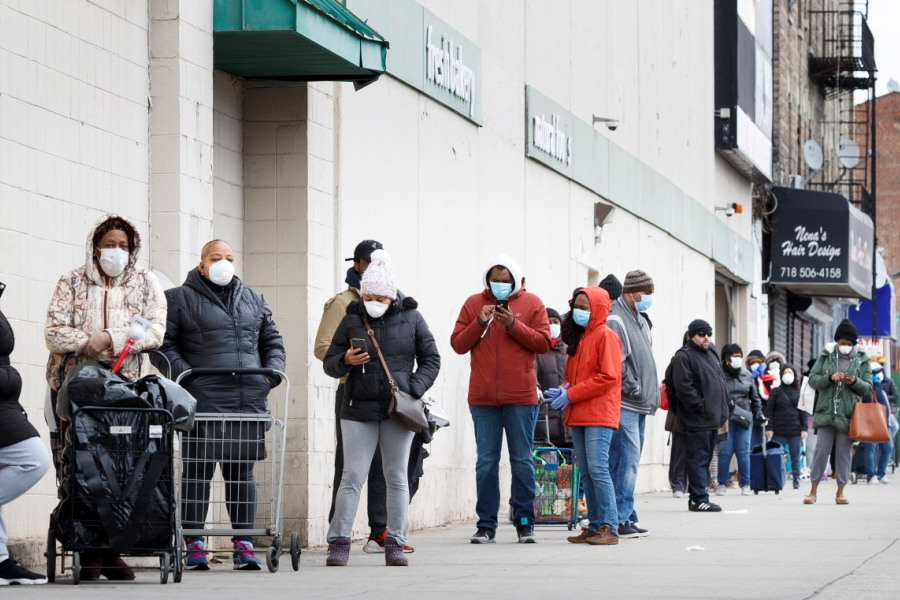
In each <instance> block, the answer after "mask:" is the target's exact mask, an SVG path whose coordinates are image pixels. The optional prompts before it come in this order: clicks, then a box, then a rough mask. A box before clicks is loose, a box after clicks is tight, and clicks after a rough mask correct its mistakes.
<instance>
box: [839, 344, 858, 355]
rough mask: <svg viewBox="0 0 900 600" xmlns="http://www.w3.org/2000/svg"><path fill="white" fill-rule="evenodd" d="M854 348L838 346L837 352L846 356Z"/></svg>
mask: <svg viewBox="0 0 900 600" xmlns="http://www.w3.org/2000/svg"><path fill="white" fill-rule="evenodd" d="M854 347H855V346H838V352H840V353H841V354H843V355H845V356H846V355H847V354H850V352H851V351H852V350H853V348H854Z"/></svg>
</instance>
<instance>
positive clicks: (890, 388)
mask: <svg viewBox="0 0 900 600" xmlns="http://www.w3.org/2000/svg"><path fill="white" fill-rule="evenodd" d="M878 364H880V365H881V368H882V369H884V363H882V362H880V361H879V363H878ZM882 373H883V375H884V381H882V382H881V385H882V386H883V387H884V393H885V395H886V396H887V399H888V404H889V405H890V409H891V412H892V413H894V414H897V384H896V383H894V380H893V379H891V376H890V375H888V373H887V372H886V371H882Z"/></svg>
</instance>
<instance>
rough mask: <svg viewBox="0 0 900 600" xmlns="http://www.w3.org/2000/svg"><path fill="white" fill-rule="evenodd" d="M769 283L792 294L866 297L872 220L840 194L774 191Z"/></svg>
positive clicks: (868, 287) (788, 189)
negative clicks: (778, 285) (774, 205)
mask: <svg viewBox="0 0 900 600" xmlns="http://www.w3.org/2000/svg"><path fill="white" fill-rule="evenodd" d="M772 194H773V195H774V197H775V201H776V203H777V205H776V207H775V210H774V212H773V214H772V234H771V237H770V240H771V246H770V248H769V251H770V256H771V259H772V270H771V273H770V276H769V281H770V282H771V283H778V284H781V285H783V286H784V287H785V288H786V289H788V290H790V291H792V292H794V293H795V294H800V295H808V296H843V297H849V298H868V297H869V296H870V295H871V289H872V246H873V240H874V230H873V228H872V220H871V219H870V218H869V217H868V216H866V215H865V214H863V213H862V212H861V211H859V210H857V209H856V208H854V207H853V206H851V204H850V203H849V202H848V201H847V199H846V198H844V197H843V196H841V195H839V194H831V193H827V192H812V191H808V190H797V189H792V188H779V187H776V188H773V189H772Z"/></svg>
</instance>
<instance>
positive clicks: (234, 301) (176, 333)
mask: <svg viewBox="0 0 900 600" xmlns="http://www.w3.org/2000/svg"><path fill="white" fill-rule="evenodd" d="M234 271H235V268H234V253H233V252H232V250H231V246H229V245H228V244H227V243H225V242H224V241H222V240H212V241H211V242H208V243H207V244H205V245H204V246H203V248H202V249H201V251H200V262H199V264H198V265H197V267H196V268H194V269H191V270H190V271H189V272H188V274H187V277H185V280H184V283H183V284H182V285H180V286H178V287H175V288H172V289H170V290H167V291H166V299H167V300H168V317H167V319H166V335H165V339H164V340H163V344H162V347H161V350H162V352H163V354H165V355H166V357H167V358H168V359H169V362H170V364H171V365H172V373H171V377H172V379H176V378H177V377H178V376H179V375H180V374H181V373H183V372H184V371H186V370H188V369H196V368H229V367H230V368H234V367H243V368H264V369H277V370H279V371H284V365H285V351H284V341H283V340H282V338H281V334H280V333H279V332H278V328H277V327H276V325H275V321H274V319H273V318H272V310H271V309H270V308H269V303H268V302H267V301H266V299H265V297H264V296H263V295H262V294H260V293H259V292H257V291H255V290H252V289H250V288H248V287H247V286H245V285H244V284H243V282H242V281H241V280H240V279H239V278H238V277H236V276H235V275H234ZM153 361H154V364H156V366H157V367H159V368H162V366H163V365H162V363H163V362H164V361H163V360H162V359H161V357H153ZM279 383H280V378H279V377H278V376H277V375H273V376H263V375H240V376H237V377H233V376H230V375H203V376H196V377H193V376H190V377H187V378H186V379H184V380H183V381H182V383H181V385H182V386H183V387H184V388H185V389H186V390H187V391H188V392H190V393H191V395H192V396H193V397H194V398H196V399H197V412H198V413H251V414H267V413H268V411H269V405H268V401H267V396H268V394H269V390H270V389H272V388H273V387H275V386H277V385H278V384H279ZM255 429H256V427H249V426H241V427H239V428H238V430H239V431H240V433H239V435H250V434H255V433H258V432H257V431H254V430H255ZM183 440H184V441H183V444H182V489H181V496H182V513H181V518H182V523H183V525H184V527H185V528H186V529H202V528H203V526H204V523H205V521H206V515H207V508H208V500H209V482H210V480H211V479H212V476H213V473H214V472H215V468H216V462H214V461H211V460H206V459H205V443H204V441H205V440H204V437H203V432H202V431H200V428H199V426H197V425H195V427H194V430H193V431H191V432H189V433H188V434H185V436H184V437H183ZM219 466H220V468H221V471H222V476H223V479H224V480H225V482H226V485H225V491H226V506H227V508H228V512H229V517H230V518H231V523H232V528H233V529H252V528H253V526H254V519H255V514H256V484H255V482H254V479H253V468H254V463H253V461H250V460H236V461H228V460H223V461H220V462H219ZM232 542H233V544H234V552H233V554H232V558H233V560H234V568H235V569H243V570H259V569H260V562H261V561H260V559H259V558H257V556H256V554H255V552H254V550H253V544H252V543H251V540H250V537H249V536H236V537H234V538H233V540H232ZM185 544H186V546H187V559H186V564H187V566H188V567H193V568H196V569H198V570H206V569H208V568H209V558H208V557H207V552H206V547H205V545H204V540H203V538H201V537H188V538H185Z"/></svg>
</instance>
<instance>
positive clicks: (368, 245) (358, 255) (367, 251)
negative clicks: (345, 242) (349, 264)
mask: <svg viewBox="0 0 900 600" xmlns="http://www.w3.org/2000/svg"><path fill="white" fill-rule="evenodd" d="M383 249H384V246H383V245H382V244H381V242H376V241H375V240H363V241H361V242H360V243H358V244H357V245H356V248H354V250H353V256H352V257H350V258H345V259H344V260H345V261H348V260H352V261H353V262H359V261H361V260H364V261H366V262H370V261H371V260H372V253H373V252H374V251H375V250H383Z"/></svg>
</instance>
